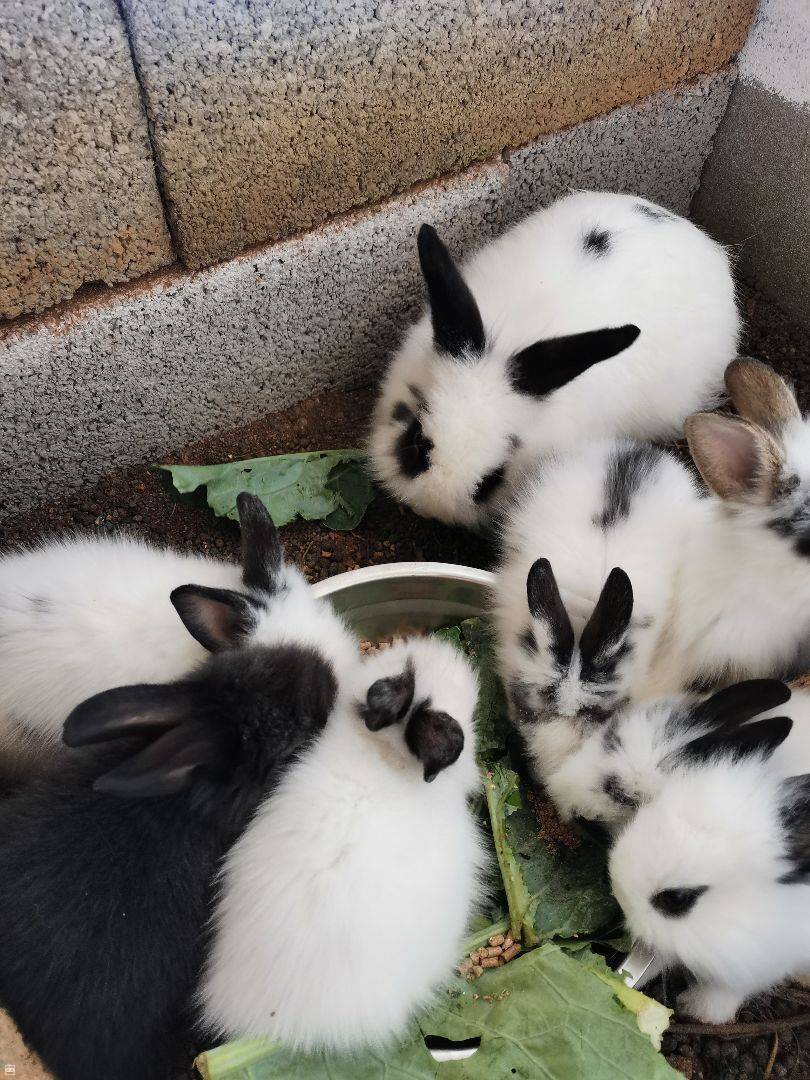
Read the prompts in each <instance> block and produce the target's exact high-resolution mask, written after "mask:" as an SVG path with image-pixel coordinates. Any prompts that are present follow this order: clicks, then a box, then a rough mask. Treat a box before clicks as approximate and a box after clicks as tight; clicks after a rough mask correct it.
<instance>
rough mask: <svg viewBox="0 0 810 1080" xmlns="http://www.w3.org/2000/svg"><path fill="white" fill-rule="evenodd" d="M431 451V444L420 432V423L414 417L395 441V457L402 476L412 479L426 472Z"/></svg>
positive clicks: (421, 431) (422, 432)
mask: <svg viewBox="0 0 810 1080" xmlns="http://www.w3.org/2000/svg"><path fill="white" fill-rule="evenodd" d="M432 449H433V442H432V440H431V439H429V438H428V437H427V435H425V433H424V431H423V430H422V421H421V420H419V419H418V418H417V417H414V418H413V420H411V422H410V424H408V426H407V427H406V428H405V430H404V431H403V432H402V434H401V435H400V436H399V438H398V439H397V444H396V455H397V461H398V462H399V468H400V470H401V472H402V474H403V475H404V476H408V477H411V479H412V478H413V477H414V476H420V475H421V474H422V473H424V472H427V471H428V469H429V468H430V451H431V450H432Z"/></svg>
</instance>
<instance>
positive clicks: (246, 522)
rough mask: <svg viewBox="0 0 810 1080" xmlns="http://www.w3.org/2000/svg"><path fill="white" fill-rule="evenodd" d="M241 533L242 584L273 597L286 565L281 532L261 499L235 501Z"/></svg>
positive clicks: (244, 495) (241, 496) (244, 497)
mask: <svg viewBox="0 0 810 1080" xmlns="http://www.w3.org/2000/svg"><path fill="white" fill-rule="evenodd" d="M236 507H237V509H238V511H239V525H240V527H241V529H242V580H243V581H244V583H245V586H246V588H248V589H256V590H257V591H259V592H266V593H274V592H275V591H276V588H277V581H278V576H279V574H280V572H281V567H282V563H283V552H282V548H281V540H280V539H279V535H278V529H277V528H276V526H275V523H274V522H273V519H272V518H271V517H270V514H269V512H268V510H267V508H266V507H265V505H264V503H263V502H262V500H261V499H260V498H259V497H258V495H251V494H250V493H249V492H247V491H242V492H240V493H239V495H237V497H236Z"/></svg>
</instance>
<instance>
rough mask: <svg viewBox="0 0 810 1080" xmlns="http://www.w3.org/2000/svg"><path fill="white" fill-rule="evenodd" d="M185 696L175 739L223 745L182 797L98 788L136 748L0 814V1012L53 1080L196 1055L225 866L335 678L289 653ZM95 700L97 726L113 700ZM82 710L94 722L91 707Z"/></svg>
mask: <svg viewBox="0 0 810 1080" xmlns="http://www.w3.org/2000/svg"><path fill="white" fill-rule="evenodd" d="M181 685H183V686H185V687H186V688H187V690H188V697H187V698H186V697H184V696H182V695H181V697H183V703H182V704H178V703H177V700H176V696H175V698H174V699H173V700H174V702H175V705H176V706H177V709H178V711H177V714H176V717H175V719H176V727H175V730H177V731H180V730H181V728H183V727H184V725H186V724H188V723H193V724H194V725H196V728H195V733H194V738H199V737H201V735H202V733H204V738H206V739H207V740H208V741H209V744H210V746H212V747H214V748H216V760H215V763H214V767H213V768H208V767H202V768H199V769H194V770H192V771H191V772H190V773H189V774H188V776H187V778H186V780H187V782H186V784H185V788H184V790H182V791H179V792H178V793H177V794H174V795H170V796H168V797H166V798H120V797H118V796H113V795H109V794H106V793H103V792H98V791H94V790H93V785H94V784H97V783H98V780H99V779H100V778H101V777H104V776H109V775H112V774H113V772H114V770H116V769H118V768H120V767H121V766H122V765H123V764H124V762H126V761H128V760H130V759H132V758H133V756H137V755H138V754H141V753H143V751H144V750H146V749H147V748H148V747H149V746H150V745H152V746H154V745H157V743H156V742H152V741H151V739H150V738H149V737H148V736H147V737H144V736H141V737H135V738H132V737H131V736H128V737H126V738H122V739H119V740H117V741H116V742H114V743H108V744H107V745H104V746H102V747H97V746H88V747H86V748H83V749H80V750H76V751H74V752H73V753H72V754H71V755H70V757H69V760H68V761H67V763H63V765H62V767H61V768H60V769H59V771H58V772H57V773H56V774H55V775H54V776H52V777H51V778H50V779H49V780H48V781H39V782H35V783H33V784H32V785H30V786H29V787H28V788H27V789H25V790H24V791H23V792H22V793H20V794H18V795H16V796H14V797H12V798H10V799H8V800H6V801H5V802H4V803H2V804H0V1001H1V1002H2V1004H3V1006H4V1007H5V1008H6V1009H7V1010H8V1011H9V1013H10V1014H11V1016H12V1017H13V1019H14V1021H15V1022H16V1024H17V1026H18V1027H19V1029H20V1031H21V1033H22V1034H23V1037H24V1038H25V1039H26V1041H27V1042H28V1043H29V1045H30V1046H31V1047H32V1048H33V1049H34V1050H35V1051H36V1052H37V1053H38V1054H39V1055H40V1057H41V1058H42V1059H43V1061H44V1062H45V1064H46V1065H47V1066H48V1067H49V1068H50V1069H51V1070H52V1071H53V1072H54V1073H55V1074H56V1075H57V1076H58V1077H59V1078H60V1080H96V1078H98V1080H102V1078H103V1080H144V1078H147V1077H148V1078H149V1080H166V1078H168V1077H169V1076H170V1072H171V1068H172V1063H173V1058H174V1057H175V1056H176V1054H177V1052H178V1050H179V1049H180V1048H181V1047H184V1046H185V1045H187V1039H188V1034H187V1031H186V1030H185V1028H186V1025H187V1024H188V1023H189V1011H190V1010H189V999H190V995H191V993H192V991H193V990H194V988H195V985H196V983H197V979H198V975H199V972H200V968H201V964H202V960H203V952H204V935H205V927H206V921H207V919H208V916H209V914H210V904H211V900H212V888H213V881H214V880H215V875H216V872H217V869H218V867H219V865H220V862H221V859H222V857H223V855H224V854H225V853H226V851H227V850H228V847H229V846H230V845H231V844H232V843H233V842H234V840H235V839H236V838H237V837H238V836H239V834H240V832H241V831H242V829H243V828H244V827H245V825H246V824H247V822H248V821H249V820H250V818H251V816H252V814H253V813H254V811H255V809H256V807H257V806H258V805H259V803H260V802H261V801H262V800H263V799H264V798H265V797H266V796H267V795H268V793H269V792H271V791H272V789H273V787H274V786H275V784H276V783H277V782H278V780H279V779H280V777H281V776H282V775H283V773H284V771H285V769H286V768H287V767H288V766H289V764H290V762H291V760H293V759H294V758H295V756H296V755H297V754H298V753H300V752H301V751H302V750H303V749H304V748H305V747H306V746H307V745H308V743H309V742H310V741H311V740H312V739H313V738H314V737H316V736H317V734H318V733H319V732H320V730H321V729H322V728H323V725H324V723H325V721H326V718H327V715H328V713H329V710H330V709H331V707H332V704H333V702H334V698H335V694H336V683H335V678H334V674H333V672H332V670H331V668H330V666H329V665H328V664H327V663H325V662H324V661H323V660H322V659H321V658H320V657H319V656H317V655H316V654H315V653H314V652H312V651H310V650H308V649H297V648H294V647H292V646H287V647H283V648H276V649H269V648H266V647H259V646H254V647H252V648H248V649H245V654H244V655H241V653H222V654H220V655H217V656H213V657H211V658H210V659H209V661H208V662H207V663H206V665H205V666H204V667H203V668H202V669H200V671H199V672H198V673H197V674H195V675H194V676H192V677H191V678H189V679H187V680H184V681H183V683H182V684H181ZM163 689H164V690H165V691H166V692H167V693H169V694H170V695H171V694H172V692H173V687H171V686H168V687H164V688H163ZM136 696H137V695H136ZM93 700H94V701H95V703H96V705H95V708H97V709H98V711H99V712H101V713H103V712H104V709H105V707H106V705H107V704H109V703H112V704H115V703H116V700H117V699H116V698H114V697H113V698H110V697H109V696H108V695H107V694H101V695H97V697H96V698H95V699H93ZM118 705H120V700H118ZM81 710H82V711H81V713H80V714H79V715H80V716H83V717H84V718H85V721H84V724H90V720H89V719H87V718H88V717H91V714H92V709H91V707H90V706H82V707H81ZM118 715H119V720H120V721H121V723H120V731H121V734H123V735H127V733H128V732H130V731H131V730H132V725H131V724H127V722H126V720H125V718H124V717H123V715H122V713H121V711H120V710H119V713H118ZM84 724H79V722H78V721H74V723H73V726H79V727H82V726H84ZM90 726H92V725H90ZM161 726H165V717H164V718H161ZM98 728H99V730H100V731H101V732H102V733H103V737H110V732H109V730H108V729H107V728H106V726H105V724H104V723H103V722H100V723H99V724H98ZM85 734H86V730H85ZM162 737H163V736H160V737H159V738H158V740H157V742H160V741H161V738H162ZM165 764H166V763H165V762H158V763H156V765H155V769H156V771H157V774H160V770H161V769H163V768H164V767H165Z"/></svg>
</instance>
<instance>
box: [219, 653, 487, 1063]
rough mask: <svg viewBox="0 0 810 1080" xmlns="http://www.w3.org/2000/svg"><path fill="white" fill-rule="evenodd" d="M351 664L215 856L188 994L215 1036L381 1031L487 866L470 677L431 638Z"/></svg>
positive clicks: (351, 1035) (449, 959)
mask: <svg viewBox="0 0 810 1080" xmlns="http://www.w3.org/2000/svg"><path fill="white" fill-rule="evenodd" d="M358 675H359V677H355V680H354V686H353V688H352V691H351V692H350V693H349V694H348V695H347V696H346V697H345V698H344V699H343V700H342V703H340V704H339V705H338V707H337V708H336V710H335V712H334V713H333V714H332V716H331V717H330V719H329V722H328V724H327V726H326V730H325V731H324V732H323V734H322V735H321V736H320V737H319V738H318V740H317V742H315V744H314V745H313V746H312V748H311V749H310V750H309V751H308V752H307V753H306V754H303V755H302V756H301V759H300V761H299V762H298V763H297V764H296V765H295V766H294V767H293V768H292V769H290V771H289V772H288V773H287V775H286V776H285V778H284V780H283V781H282V783H281V784H280V785H279V787H278V788H277V790H276V791H275V792H274V794H273V796H272V797H271V798H270V799H268V800H267V801H266V802H265V803H263V805H262V806H261V808H260V809H259V811H258V812H257V814H256V816H255V818H254V819H253V821H252V823H251V825H250V826H249V827H248V828H247V829H246V831H245V833H244V834H243V836H242V838H241V840H240V841H239V842H238V843H237V844H236V845H235V846H234V847H233V849H232V850H231V852H230V854H229V856H228V858H227V860H226V862H225V866H224V870H223V873H222V879H221V891H220V897H219V901H218V905H217V909H216V913H215V916H214V920H213V947H212V951H211V954H210V957H209V960H208V964H207V967H206V971H205V975H204V979H203V983H202V990H201V993H200V995H199V1001H200V1003H201V1007H202V1014H203V1017H204V1020H205V1022H206V1023H207V1024H208V1025H209V1026H210V1028H211V1029H212V1030H213V1031H214V1032H216V1033H217V1034H219V1035H221V1036H225V1037H228V1036H229V1037H237V1036H263V1035H266V1036H269V1037H270V1038H272V1039H279V1040H282V1041H283V1042H285V1043H288V1044H291V1045H292V1046H295V1047H298V1048H301V1049H314V1048H340V1049H348V1048H352V1047H355V1046H357V1045H359V1044H363V1043H381V1042H385V1041H386V1040H389V1039H390V1038H392V1037H394V1036H396V1035H397V1033H398V1032H399V1031H400V1030H401V1029H402V1027H403V1026H404V1025H405V1023H406V1022H407V1019H408V1016H409V1015H410V1013H411V1011H412V1010H413V1009H415V1008H416V1007H417V1006H420V1005H424V1004H425V1003H426V1002H427V1001H428V1000H429V998H430V995H431V992H432V991H433V990H434V989H435V988H436V986H437V984H439V983H441V981H442V980H443V979H444V978H446V977H447V976H448V975H449V974H450V972H451V970H452V967H453V965H454V963H455V962H456V961H457V960H458V957H459V955H460V953H461V948H462V938H463V935H464V932H465V928H466V926H467V921H468V919H469V917H470V915H471V908H472V905H473V902H474V899H475V897H476V895H477V892H478V889H479V877H480V871H481V868H482V866H483V865H484V853H483V847H482V843H481V840H480V838H479V834H478V829H477V826H476V824H475V822H474V820H473V818H472V817H471V815H470V812H469V810H468V808H467V797H468V796H469V795H470V793H471V792H473V791H474V790H475V789H476V788H477V786H478V784H479V775H478V770H477V768H476V764H475V754H474V734H473V711H474V709H475V705H476V699H477V694H478V686H477V681H476V677H475V675H474V673H473V671H472V670H471V668H470V666H469V664H468V662H467V660H466V658H465V657H464V656H463V655H462V654H461V653H460V652H459V651H458V650H457V649H456V648H454V647H453V646H452V645H449V644H447V643H445V642H440V641H437V640H435V639H408V640H406V641H400V642H398V643H396V644H395V645H394V646H393V647H392V648H391V649H389V650H386V651H384V652H378V653H377V654H375V655H372V656H371V657H370V658H369V659H367V660H366V661H365V662H364V664H363V665H362V667H361V668H360V669H359V672H358Z"/></svg>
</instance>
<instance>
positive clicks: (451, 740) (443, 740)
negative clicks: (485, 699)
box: [405, 705, 464, 784]
mask: <svg viewBox="0 0 810 1080" xmlns="http://www.w3.org/2000/svg"><path fill="white" fill-rule="evenodd" d="M405 742H406V743H407V745H408V749H409V750H410V751H411V753H412V754H413V755H414V757H416V758H417V759H418V760H419V761H421V762H422V765H423V766H424V769H425V781H426V782H427V783H428V784H429V783H430V782H431V780H435V779H436V777H437V776H438V775H439V773H440V772H441V771H442V769H446V768H447V766H448V765H452V764H453V762H455V761H457V760H458V758H459V755H460V754H461V751H462V750H463V749H464V732H463V731H462V730H461V725H460V724H459V722H458V721H457V720H454V719H453V717H452V716H448V714H447V713H445V712H434V711H433V710H432V709H430V708H428V706H427V705H420V706H419V708H418V709H415V710H414V712H413V714H412V715H411V718H410V719H409V720H408V723H407V725H406V727H405Z"/></svg>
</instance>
